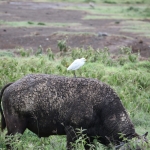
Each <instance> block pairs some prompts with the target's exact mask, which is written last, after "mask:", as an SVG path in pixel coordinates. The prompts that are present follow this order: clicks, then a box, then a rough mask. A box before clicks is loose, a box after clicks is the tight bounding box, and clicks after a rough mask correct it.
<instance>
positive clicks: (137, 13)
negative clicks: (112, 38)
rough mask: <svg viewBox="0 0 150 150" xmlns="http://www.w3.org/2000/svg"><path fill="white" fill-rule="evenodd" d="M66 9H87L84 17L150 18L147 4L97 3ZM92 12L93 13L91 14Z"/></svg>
mask: <svg viewBox="0 0 150 150" xmlns="http://www.w3.org/2000/svg"><path fill="white" fill-rule="evenodd" d="M65 9H70V10H72V9H74V10H81V11H86V12H88V13H89V14H87V15H86V16H85V17H84V18H83V19H104V18H105V19H141V18H142V19H143V18H150V13H149V11H150V10H149V7H148V6H147V5H136V6H134V5H133V6H132V5H131V6H130V5H104V4H100V5H95V7H94V8H91V7H90V6H88V7H87V6H82V5H81V6H74V7H73V6H71V7H67V8H65ZM90 14H91V15H90Z"/></svg>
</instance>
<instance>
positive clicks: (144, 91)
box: [0, 40, 150, 150]
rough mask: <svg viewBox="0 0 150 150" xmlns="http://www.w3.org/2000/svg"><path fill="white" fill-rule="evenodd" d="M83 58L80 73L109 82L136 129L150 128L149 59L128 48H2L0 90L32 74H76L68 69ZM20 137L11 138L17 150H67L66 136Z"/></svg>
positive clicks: (1, 140) (2, 143) (99, 147)
mask: <svg viewBox="0 0 150 150" xmlns="http://www.w3.org/2000/svg"><path fill="white" fill-rule="evenodd" d="M60 43H61V44H60ZM62 45H63V46H65V43H64V42H63V40H62V41H58V46H59V47H61V46H62ZM66 47H67V46H66ZM62 53H63V55H62ZM81 57H85V58H86V59H87V62H86V63H85V65H84V66H83V67H81V68H80V69H79V70H78V71H77V76H78V77H87V78H96V79H98V80H101V81H103V82H105V83H107V84H109V85H110V86H111V87H112V88H113V89H115V91H116V92H117V94H118V95H119V97H120V98H121V101H122V103H123V105H124V106H125V108H126V109H127V111H128V113H129V115H130V118H131V120H132V121H133V123H134V125H135V128H136V131H137V132H138V133H139V134H144V133H145V132H146V131H150V119H149V114H150V61H149V60H145V61H139V57H140V56H139V54H133V53H132V51H131V49H130V48H128V47H123V48H121V49H120V55H118V56H113V55H111V54H109V52H108V49H107V48H104V49H103V50H93V49H92V48H91V47H89V48H88V49H87V50H85V49H79V48H76V49H72V51H70V50H69V51H64V50H62V51H61V54H54V53H52V51H51V50H50V49H47V53H43V51H42V47H41V46H40V47H39V49H38V50H37V52H33V51H32V50H24V49H19V50H18V51H17V52H15V53H10V52H7V51H5V52H4V51H1V52H0V89H1V88H2V87H3V86H4V85H5V84H7V83H9V82H14V81H16V80H18V79H20V78H22V77H23V76H25V75H27V74H30V73H45V74H56V75H63V76H70V77H73V73H72V72H71V71H67V70H66V68H67V67H68V65H69V64H71V62H72V61H73V60H74V59H76V58H81ZM82 130H83V129H82ZM82 130H78V131H77V132H82ZM5 133H6V131H5V132H4V133H2V132H1V131H0V149H1V148H5V142H6V143H7V142H8V141H6V140H5V138H4V135H5ZM18 136H19V135H16V136H15V138H14V140H13V141H11V143H12V144H13V146H14V148H18V149H29V150H33V149H44V150H49V149H53V150H64V149H65V146H66V139H65V136H51V137H49V138H41V139H39V138H38V137H37V136H36V135H34V134H33V133H32V132H30V131H29V130H26V131H25V133H24V134H23V136H21V139H20V140H18ZM149 137H150V136H149ZM10 138H11V137H10ZM85 138H86V135H84V134H81V138H80V139H79V141H77V142H76V145H75V147H76V148H77V149H79V150H80V149H83V145H84V142H85ZM149 139H150V138H149ZM9 140H10V139H9ZM9 142H10V141H9ZM95 142H96V143H97V141H96V139H95ZM91 146H93V145H91ZM91 149H92V148H91ZM104 149H106V148H105V147H104V146H102V145H100V144H99V143H97V150H104ZM147 149H148V148H147Z"/></svg>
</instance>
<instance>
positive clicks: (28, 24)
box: [0, 20, 80, 27]
mask: <svg viewBox="0 0 150 150" xmlns="http://www.w3.org/2000/svg"><path fill="white" fill-rule="evenodd" d="M79 25H80V24H79V23H55V22H51V23H49V22H32V21H11V22H9V21H3V20H0V26H8V27H41V26H42V27H66V26H79Z"/></svg>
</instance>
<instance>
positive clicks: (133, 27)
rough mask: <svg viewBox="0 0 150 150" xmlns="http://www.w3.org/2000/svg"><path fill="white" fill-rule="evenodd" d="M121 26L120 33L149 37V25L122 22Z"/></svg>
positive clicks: (138, 22)
mask: <svg viewBox="0 0 150 150" xmlns="http://www.w3.org/2000/svg"><path fill="white" fill-rule="evenodd" d="M121 25H122V26H123V27H122V29H121V30H120V31H123V32H133V33H140V34H142V35H146V36H150V30H149V29H150V24H149V23H148V22H143V21H138V20H134V21H122V22H121Z"/></svg>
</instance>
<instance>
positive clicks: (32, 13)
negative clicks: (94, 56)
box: [0, 2, 150, 57]
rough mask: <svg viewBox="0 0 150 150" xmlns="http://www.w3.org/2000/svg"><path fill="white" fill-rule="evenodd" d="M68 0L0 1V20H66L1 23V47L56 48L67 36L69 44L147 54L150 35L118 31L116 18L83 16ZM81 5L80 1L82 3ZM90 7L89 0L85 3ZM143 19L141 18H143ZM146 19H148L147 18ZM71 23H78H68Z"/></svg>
mask: <svg viewBox="0 0 150 150" xmlns="http://www.w3.org/2000/svg"><path fill="white" fill-rule="evenodd" d="M72 5H81V4H69V3H34V2H1V3H0V20H3V21H10V22H11V21H13V22H14V21H15V22H17V21H33V22H49V23H68V25H65V26H59V27H58V26H49V27H48V26H45V27H43V26H40V25H39V26H37V27H8V26H6V25H2V24H0V49H2V50H6V49H9V50H14V49H15V48H16V47H23V48H25V49H26V48H32V49H34V50H35V49H37V48H38V47H39V45H41V46H42V47H43V49H44V50H46V49H47V48H49V47H50V48H51V49H52V51H53V52H59V49H58V47H57V40H64V39H66V41H67V45H68V46H70V47H72V48H73V47H85V48H87V47H88V46H92V47H93V48H94V49H97V48H104V47H108V48H109V50H110V52H111V53H115V54H117V53H118V52H119V49H120V47H122V46H130V47H132V50H133V52H138V51H140V53H141V56H143V57H150V39H149V38H148V37H144V36H141V35H140V36H139V35H138V34H133V33H128V32H121V30H120V29H121V28H122V24H120V23H116V22H121V21H122V20H120V19H119V20H117V19H111V18H110V19H100V20H96V19H92V20H84V19H83V17H84V16H85V15H87V12H85V11H77V10H67V9H64V8H67V7H68V6H72ZM82 5H83V4H82ZM84 5H87V7H89V6H88V5H89V4H84ZM143 21H144V20H143ZM146 21H149V22H150V20H146ZM71 23H77V24H74V25H71Z"/></svg>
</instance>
